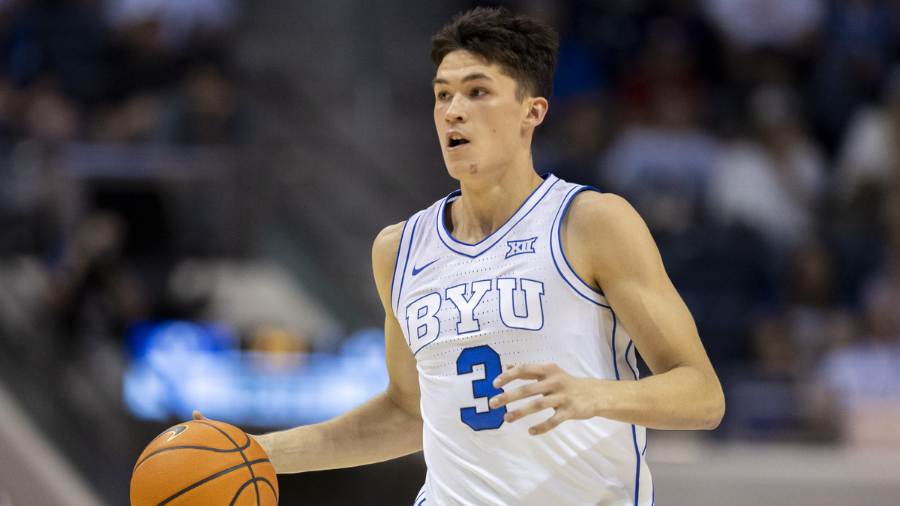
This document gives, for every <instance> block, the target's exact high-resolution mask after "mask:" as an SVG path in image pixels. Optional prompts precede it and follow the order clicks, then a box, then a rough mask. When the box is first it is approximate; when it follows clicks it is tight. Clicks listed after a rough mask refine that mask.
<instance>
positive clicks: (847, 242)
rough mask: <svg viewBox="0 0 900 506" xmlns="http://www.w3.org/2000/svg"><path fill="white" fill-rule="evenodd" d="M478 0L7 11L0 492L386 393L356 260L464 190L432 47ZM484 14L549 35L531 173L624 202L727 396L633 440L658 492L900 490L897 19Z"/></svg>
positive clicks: (110, 482) (794, 3) (38, 4)
mask: <svg viewBox="0 0 900 506" xmlns="http://www.w3.org/2000/svg"><path fill="white" fill-rule="evenodd" d="M481 4H486V3H484V2H469V1H461V0H458V1H443V2H403V1H399V0H384V1H382V2H377V3H370V2H360V1H351V0H328V1H325V0H305V1H303V2H295V1H290V0H269V1H265V2H249V1H240V0H190V1H183V0H0V505H2V506H9V505H43V504H47V505H49V504H125V503H127V500H128V499H127V497H128V482H129V477H130V474H131V468H132V466H133V463H134V461H135V460H136V457H137V455H138V454H139V453H140V450H141V449H142V448H143V446H144V445H145V444H146V443H147V442H149V441H150V439H151V438H152V437H154V436H155V435H156V434H157V433H159V432H160V431H162V430H163V429H164V428H166V427H168V426H170V425H172V424H174V423H176V422H178V421H180V420H184V419H188V418H189V417H190V412H191V409H194V408H200V409H202V410H203V411H204V414H205V415H206V416H208V417H212V418H219V419H222V420H225V421H229V422H232V423H235V424H238V425H240V426H241V427H243V428H245V429H246V430H248V431H250V432H262V431H267V430H272V429H277V428H283V427H288V426H292V425H296V424H302V423H311V422H315V421H319V420H323V419H326V418H329V417H331V416H334V415H336V414H339V413H341V412H343V411H345V410H347V409H349V408H351V407H352V406H355V405H357V404H359V403H361V402H362V401H363V400H365V399H367V398H368V397H369V396H371V395H373V394H374V393H377V392H379V391H380V390H381V389H382V388H383V387H384V386H385V385H386V382H387V377H386V372H385V370H384V363H383V344H382V342H381V341H382V338H383V335H382V331H381V329H380V328H379V326H380V324H381V322H382V318H383V311H382V309H381V306H380V303H379V302H378V298H377V296H376V292H375V288H374V283H373V282H372V281H371V280H372V277H371V274H370V260H369V259H370V248H371V242H372V240H373V238H374V236H375V234H376V233H377V232H378V231H379V230H380V229H381V228H382V227H383V226H385V225H387V224H390V223H395V222H398V221H400V220H403V219H405V218H406V217H407V216H409V215H410V214H411V213H412V212H414V211H416V210H418V209H420V208H422V207H425V206H427V205H428V204H430V203H431V202H433V201H435V200H437V199H438V198H440V197H442V196H443V195H445V194H446V193H448V192H449V191H451V190H452V189H454V181H453V180H451V179H450V178H449V177H448V176H447V174H446V171H445V169H444V168H443V163H442V161H441V157H440V150H439V146H438V144H437V143H436V139H435V135H434V130H433V129H434V126H433V124H432V119H431V115H430V109H431V107H432V101H433V98H432V95H431V89H430V79H431V78H432V77H433V72H434V69H433V66H432V64H431V63H430V61H429V58H428V53H429V49H430V46H429V38H430V36H431V34H432V33H433V32H435V31H436V30H437V29H438V28H440V27H441V26H442V25H443V24H444V23H445V22H447V21H448V20H449V18H450V16H451V15H452V14H454V13H456V12H459V11H461V10H464V9H467V8H469V7H473V6H475V5H481ZM496 4H497V3H496V2H493V3H487V5H496ZM504 5H507V6H509V7H511V8H513V9H515V10H517V11H520V12H527V13H530V14H532V15H534V16H537V17H540V18H541V19H544V20H546V21H547V22H549V23H551V24H552V25H553V26H555V27H557V28H558V29H559V31H560V34H561V38H562V40H561V51H560V60H559V68H558V71H557V76H556V82H555V92H554V96H553V97H551V112H550V114H549V116H548V120H547V121H546V123H545V124H544V125H543V126H542V127H541V128H540V130H539V133H538V135H537V137H536V141H535V163H536V166H537V167H538V168H539V169H540V170H541V171H552V172H554V173H555V174H556V175H558V176H560V177H563V178H566V179H569V180H572V181H575V182H580V183H585V184H593V185H595V186H597V187H599V188H601V189H603V190H604V191H612V192H616V193H620V194H622V195H624V196H626V197H627V198H628V199H629V200H630V201H631V202H632V203H633V204H634V205H635V207H637V209H638V210H639V211H640V212H641V214H642V215H643V216H644V218H645V219H646V220H647V222H648V224H649V225H650V227H651V229H652V231H653V233H654V235H655V237H656V240H657V242H658V244H659V247H660V250H661V252H662V256H663V258H664V261H665V263H666V266H667V268H668V271H669V274H670V276H671V277H672V279H673V281H674V283H675V285H676V287H677V288H678V289H679V291H680V292H681V294H682V296H683V297H684V298H685V300H686V302H687V304H688V306H689V307H690V309H691V310H692V312H693V314H694V317H695V319H696V321H697V324H698V326H699V328H700V334H701V337H702V339H703V341H704V344H705V346H706V348H707V350H708V352H709V354H710V357H711V358H712V360H713V363H714V365H715V366H716V368H717V370H718V372H719V374H720V376H721V378H722V381H723V384H724V387H725V391H726V397H727V401H728V412H727V414H726V417H725V420H724V421H723V423H722V425H721V427H719V428H718V429H717V430H716V431H714V432H711V433H663V432H657V431H654V432H652V433H651V435H650V441H651V442H650V448H649V449H648V451H647V455H648V459H649V461H650V463H651V468H652V469H653V470H654V478H655V482H656V488H657V491H656V496H657V497H658V498H659V499H660V504H694V505H705V504H819V505H823V504H842V505H848V504H865V505H876V504H878V505H880V504H898V503H900V478H898V474H897V469H900V457H898V455H900V156H898V155H900V1H897V0H659V1H650V0H602V1H601V0H569V1H551V0H531V1H518V2H516V1H511V2H506V3H504ZM645 373H646V370H645ZM423 479H424V464H423V462H422V459H421V457H420V456H412V457H408V458H405V459H400V460H398V461H394V462H390V463H386V464H381V465H376V466H369V467H366V468H359V469H350V470H343V471H335V472H323V473H312V474H308V475H303V476H282V477H281V479H280V482H281V487H282V493H283V497H284V500H283V501H282V502H283V503H285V504H348V503H351V502H352V503H360V502H362V503H365V504H408V503H409V502H410V501H412V499H413V498H414V497H415V493H416V491H417V490H418V488H419V486H420V484H421V482H422V480H423Z"/></svg>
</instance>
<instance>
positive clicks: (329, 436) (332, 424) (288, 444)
mask: <svg viewBox="0 0 900 506" xmlns="http://www.w3.org/2000/svg"><path fill="white" fill-rule="evenodd" d="M402 231H403V224H402V223H399V224H397V225H391V226H389V227H387V228H385V229H384V230H382V231H381V233H380V234H378V237H377V238H376V239H375V244H374V245H373V247H372V270H373V271H374V274H375V285H376V286H377V288H378V295H379V297H380V298H381V303H382V305H383V306H384V311H385V318H384V337H385V360H386V362H387V368H388V375H389V377H390V382H389V384H388V387H387V389H386V390H385V391H384V392H382V393H381V394H379V395H377V396H375V397H374V398H372V399H370V400H369V401H367V402H366V403H365V404H363V405H361V406H359V407H357V408H355V409H353V410H352V411H350V412H348V413H346V414H344V415H341V416H339V417H337V418H334V419H332V420H329V421H327V422H322V423H318V424H314V425H306V426H302V427H296V428H293V429H290V430H285V431H281V432H273V433H270V434H265V435H262V436H256V440H257V441H259V443H260V444H261V445H262V447H263V449H264V450H265V451H266V453H267V454H268V455H269V458H270V459H271V461H272V464H273V465H274V466H275V470H276V471H277V472H279V473H300V472H305V471H318V470H323V469H337V468H343V467H354V466H360V465H364V464H371V463H374V462H382V461H385V460H390V459H394V458H397V457H402V456H403V455H408V454H410V453H414V452H417V451H420V450H421V449H422V418H421V415H420V412H419V378H418V373H417V371H416V362H415V358H414V357H413V356H412V353H410V351H409V347H408V346H407V345H406V339H405V338H404V336H403V332H402V331H401V329H400V325H399V323H397V319H396V318H395V317H394V313H393V311H392V309H391V281H392V279H393V276H394V264H395V262H396V257H397V249H398V248H399V245H400V236H401V234H402Z"/></svg>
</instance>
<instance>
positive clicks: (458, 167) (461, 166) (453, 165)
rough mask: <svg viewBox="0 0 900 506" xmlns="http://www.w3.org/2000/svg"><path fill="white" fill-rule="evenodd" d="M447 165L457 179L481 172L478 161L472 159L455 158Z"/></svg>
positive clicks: (451, 175)
mask: <svg viewBox="0 0 900 506" xmlns="http://www.w3.org/2000/svg"><path fill="white" fill-rule="evenodd" d="M446 165H447V173H448V174H450V177H452V178H453V179H456V180H457V181H460V180H463V179H467V178H471V177H473V176H477V175H478V174H479V172H480V170H479V166H478V162H475V161H472V160H453V161H452V162H447V163H446Z"/></svg>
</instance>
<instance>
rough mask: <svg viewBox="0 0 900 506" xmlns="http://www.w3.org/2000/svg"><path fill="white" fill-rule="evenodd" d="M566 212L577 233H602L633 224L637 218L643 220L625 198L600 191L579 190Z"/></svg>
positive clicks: (568, 220)
mask: <svg viewBox="0 0 900 506" xmlns="http://www.w3.org/2000/svg"><path fill="white" fill-rule="evenodd" d="M566 214H567V216H566V222H567V224H568V226H569V227H571V228H572V229H573V231H574V232H575V233H576V234H577V233H580V232H590V233H591V234H592V235H593V234H597V233H601V234H602V233H603V231H615V230H616V229H619V228H620V227H622V226H623V225H628V224H633V223H634V222H635V220H639V221H641V222H642V221H643V220H641V218H640V216H639V215H638V213H637V211H635V209H634V207H632V205H631V204H630V203H629V202H628V201H627V200H626V199H625V198H623V197H621V196H620V195H617V194H615V193H601V192H599V191H582V192H579V193H578V195H576V196H575V197H574V198H573V199H572V204H571V206H570V208H569V211H568V213H566Z"/></svg>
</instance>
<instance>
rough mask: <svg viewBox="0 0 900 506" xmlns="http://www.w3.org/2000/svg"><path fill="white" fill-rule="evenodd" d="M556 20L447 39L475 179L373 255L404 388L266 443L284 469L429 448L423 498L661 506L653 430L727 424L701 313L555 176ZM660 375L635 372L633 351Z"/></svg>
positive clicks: (616, 226)
mask: <svg viewBox="0 0 900 506" xmlns="http://www.w3.org/2000/svg"><path fill="white" fill-rule="evenodd" d="M556 49H557V37H556V34H555V32H553V30H552V29H550V28H548V27H546V26H544V25H542V24H539V23H537V22H535V21H533V20H530V19H527V18H524V17H519V16H513V15H512V14H511V13H509V12H508V11H505V10H497V9H483V8H478V9H474V10H472V11H469V12H467V13H465V14H462V15H460V16H458V17H456V18H455V19H454V20H453V21H452V22H451V23H450V24H449V25H447V26H446V27H444V28H443V29H442V30H441V31H440V32H438V34H437V35H435V37H434V38H433V40H432V59H433V60H434V63H435V64H436V65H437V73H436V75H435V78H434V83H433V86H434V97H435V105H434V122H435V127H436V128H437V133H438V139H439V141H440V144H441V150H442V152H443V155H444V161H445V163H446V165H447V170H448V171H449V172H450V175H451V176H452V177H453V178H455V179H457V180H458V181H459V184H460V190H458V191H456V192H454V193H452V194H451V195H450V196H449V197H447V198H446V199H442V200H440V201H438V202H436V203H435V204H433V205H432V206H430V207H429V208H427V209H424V210H422V211H420V212H418V213H416V214H415V215H413V216H412V217H411V218H410V219H409V220H407V221H406V222H405V223H400V224H397V225H393V226H390V227H387V228H386V229H384V230H383V231H382V232H381V233H380V234H379V235H378V237H377V238H376V240H375V244H374V247H373V251H372V263H373V266H374V273H375V281H376V285H377V287H378V293H379V295H380V296H381V300H382V302H383V304H384V308H385V312H386V316H385V325H384V326H385V339H386V347H387V356H386V360H387V366H388V370H389V373H390V384H389V386H388V388H387V390H386V391H385V392H384V393H383V394H381V395H379V396H377V397H376V398H374V399H372V400H370V401H369V402H368V403H366V404H364V405H363V406H361V407H359V408H357V409H355V410H353V411H351V412H350V413H347V414H345V415H343V416H341V417H338V418H336V419H334V420H330V421H328V422H324V423H321V424H316V425H310V426H305V427H298V428H295V429H291V430H287V431H283V432H277V433H272V434H266V435H264V436H259V437H258V440H259V441H260V443H261V444H262V445H263V447H264V448H265V450H266V451H267V452H268V454H269V456H270V458H271V460H272V462H273V463H274V465H275V468H276V470H277V471H278V472H280V473H295V472H303V471H311V470H320V469H331V468H340V467H350V466H358V465H362V464H367V463H371V462H379V461H383V460H388V459H392V458H395V457H399V456H402V455H406V454H409V453H412V452H417V451H419V450H423V449H424V452H425V460H426V463H427V465H428V474H427V477H426V479H425V484H424V486H423V487H422V490H421V492H420V493H419V496H418V497H417V498H416V499H415V505H416V506H418V505H420V504H436V505H451V504H454V505H455V504H466V505H483V504H508V505H541V506H545V505H550V504H552V505H563V504H604V505H626V504H628V505H650V504H652V503H653V486H652V482H651V478H650V473H649V470H648V468H647V465H646V463H645V459H644V452H645V450H646V448H647V441H646V432H645V428H644V427H652V428H657V429H712V428H715V427H716V426H717V425H718V423H719V421H720V420H721V418H722V414H723V411H724V400H723V395H722V390H721V387H720V386H719V382H718V379H717V378H716V374H715V372H714V371H713V368H712V366H711V365H710V362H709V359H708V358H707V356H706V353H705V351H704V349H703V346H702V344H701V343H700V339H699V337H698V335H697V330H696V327H695V325H694V322H693V320H692V318H691V315H690V313H689V312H688V309H687V308H686V307H685V305H684V303H683V302H682V300H681V298H680V297H679V295H678V293H677V292H676V291H675V289H674V287H673V286H672V284H671V282H670V281H669V279H668V277H667V275H666V272H665V270H664V268H663V265H662V262H661V260H660V256H659V253H658V251H657V248H656V246H655V244H654V242H653V239H652V238H651V236H650V233H649V232H648V230H647V228H646V226H645V225H644V223H643V221H642V220H641V218H640V217H639V216H638V215H637V213H636V212H635V211H634V210H633V209H632V208H631V206H629V204H628V203H627V202H625V201H624V200H623V199H621V198H619V197H617V196H615V195H610V194H602V193H598V192H596V191H585V190H588V188H586V187H582V186H578V185H574V184H571V183H567V182H564V181H562V180H560V179H558V178H556V177H554V176H552V175H545V176H538V175H537V174H536V173H535V170H534V167H533V164H532V157H531V140H532V135H533V133H534V130H535V128H537V126H538V125H540V124H541V122H542V121H543V120H544V116H545V115H546V114H547V108H548V102H547V97H549V96H550V87H551V80H552V77H553V69H554V66H555V60H556ZM636 349H637V350H639V351H640V353H641V356H643V357H644V359H645V360H646V362H647V364H648V366H649V367H650V369H651V370H652V371H653V373H654V375H653V376H652V377H650V378H646V379H643V380H638V373H637V363H636V362H637V360H636V357H635V353H636V351H635V350H636Z"/></svg>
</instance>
